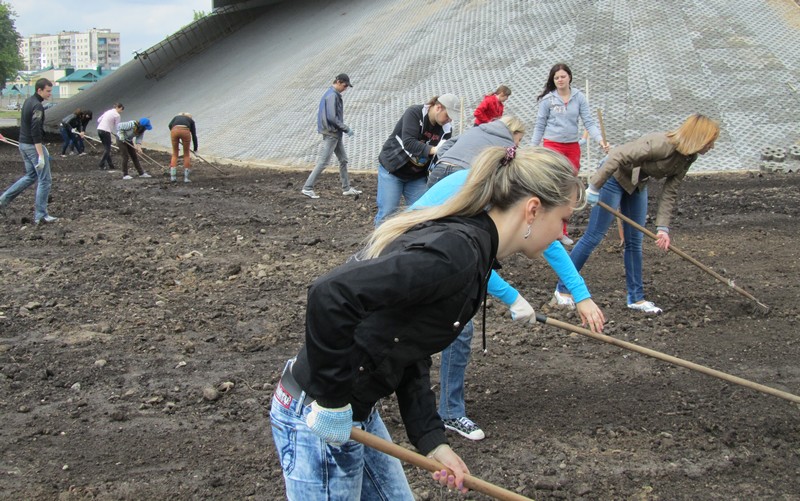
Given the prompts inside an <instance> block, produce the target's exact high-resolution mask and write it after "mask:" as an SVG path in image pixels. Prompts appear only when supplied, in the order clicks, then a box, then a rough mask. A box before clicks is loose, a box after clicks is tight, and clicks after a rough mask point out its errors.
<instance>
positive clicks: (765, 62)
mask: <svg viewBox="0 0 800 501" xmlns="http://www.w3.org/2000/svg"><path fill="white" fill-rule="evenodd" d="M248 16H249V17H250V18H251V22H249V24H246V25H244V26H243V27H242V28H240V29H238V30H236V31H234V32H233V33H232V34H230V35H229V36H227V37H225V38H221V39H220V40H218V41H216V42H215V43H214V44H213V45H212V46H211V47H209V48H207V49H205V50H203V51H202V52H200V53H199V54H197V55H194V56H192V57H191V58H189V59H188V60H186V61H183V62H182V63H181V64H180V65H178V66H177V67H175V68H174V69H172V70H171V71H169V72H168V73H166V74H165V75H163V76H160V79H158V80H156V79H154V78H150V79H148V78H146V74H147V71H146V68H145V67H144V66H143V65H142V64H141V62H140V61H132V62H131V63H129V64H128V65H126V66H125V67H123V68H122V69H120V70H119V71H118V72H117V73H115V74H114V75H112V76H111V77H109V78H107V79H106V80H104V81H102V82H100V83H99V84H98V85H97V86H95V87H94V88H93V89H91V90H89V91H87V92H85V93H84V94H82V95H80V96H78V97H76V98H75V99H73V100H70V101H68V102H66V103H65V104H61V105H59V106H57V107H56V108H55V109H54V110H53V111H51V112H50V113H49V117H50V118H51V119H56V117H61V116H62V115H64V114H66V113H67V112H68V111H69V109H71V108H74V107H76V106H89V107H91V108H92V109H94V110H95V112H96V113H97V112H99V111H102V110H104V109H107V108H108V107H110V106H111V104H112V103H113V102H114V101H117V100H120V101H122V102H123V103H124V104H125V106H126V110H125V114H124V116H123V118H124V119H132V118H138V117H140V116H148V117H150V118H151V120H152V121H153V123H154V125H155V129H154V130H153V131H152V132H148V133H147V135H146V142H148V143H151V144H155V145H160V146H163V147H166V146H167V145H168V142H169V139H168V130H167V127H166V125H167V123H168V122H169V120H170V119H171V118H172V117H173V116H174V115H175V114H177V113H179V112H182V111H188V112H191V113H192V114H193V115H194V116H195V119H196V120H197V124H198V132H199V136H200V152H201V153H202V154H203V155H209V156H213V157H218V158H230V159H236V160H242V161H248V162H269V163H280V164H285V165H292V166H304V167H307V166H309V165H310V164H312V163H313V162H314V160H315V157H316V154H317V153H318V151H319V147H320V140H319V136H318V134H317V133H316V121H315V114H316V109H317V104H318V101H319V98H320V96H321V95H322V93H323V92H324V91H325V89H326V88H327V86H328V85H329V84H330V82H331V81H332V79H333V77H334V76H335V75H336V74H337V73H339V72H347V73H349V74H350V76H351V78H352V80H353V83H354V85H355V87H354V88H353V89H350V90H348V91H347V92H346V93H345V95H344V98H345V121H346V122H347V123H349V124H351V125H352V126H353V127H354V128H355V130H356V135H355V137H354V138H352V139H347V140H346V148H347V151H348V154H349V156H350V159H351V167H352V168H356V169H375V168H376V162H377V155H378V152H379V150H380V147H381V145H382V143H383V141H384V140H385V139H386V137H387V136H388V134H389V133H390V131H391V129H392V127H393V125H394V123H395V122H396V120H397V119H398V118H399V117H400V115H401V114H402V112H403V110H404V109H405V107H406V106H408V105H410V104H414V103H422V102H424V101H426V100H427V99H429V98H430V97H432V96H434V95H437V94H442V93H445V92H452V93H455V94H458V95H460V96H462V97H464V99H465V110H464V117H465V119H464V123H463V124H459V123H456V129H458V128H459V126H460V125H463V126H464V127H469V126H470V124H471V122H472V120H471V118H472V117H471V114H472V110H473V109H474V107H475V106H477V104H478V103H479V102H480V100H481V98H482V96H483V95H484V94H485V93H487V92H490V91H492V90H494V88H496V86H497V85H498V84H501V83H504V84H506V85H509V86H510V87H511V88H512V90H513V95H512V96H511V98H510V99H509V101H508V103H507V107H506V109H507V112H508V113H511V114H516V115H518V116H520V117H521V118H523V119H524V120H525V121H526V123H527V125H528V127H529V134H528V139H526V140H529V138H530V131H532V128H533V125H534V121H535V116H536V109H537V106H536V96H537V95H538V94H539V92H540V91H541V89H542V87H543V85H544V80H545V79H546V77H547V72H548V70H549V68H550V66H552V64H554V63H555V62H560V61H563V62H566V63H568V64H569V65H570V66H571V67H572V69H573V73H574V77H575V79H574V84H575V85H576V86H577V87H579V88H582V89H584V90H586V89H585V87H586V84H587V80H588V86H589V89H588V90H589V98H590V102H591V105H592V108H593V109H597V108H602V109H603V111H604V115H605V118H606V129H607V131H608V134H609V139H610V140H611V141H612V142H613V143H617V144H619V143H621V142H624V141H627V140H630V139H633V138H635V137H638V136H639V135H641V134H643V133H646V132H651V131H658V130H666V129H669V128H672V127H674V126H676V125H677V124H678V123H680V121H682V119H683V118H685V117H686V116H687V115H688V114H690V113H692V112H695V111H698V112H702V113H705V114H707V115H711V116H713V117H715V118H718V119H719V120H720V121H721V122H722V126H723V133H722V136H721V138H720V140H719V142H718V144H717V148H716V149H715V150H714V151H713V152H712V153H711V154H709V155H707V156H706V157H705V158H703V159H702V160H701V161H699V162H698V163H697V164H696V167H695V168H694V170H709V171H710V170H741V169H754V168H757V167H758V159H759V152H760V150H761V148H762V147H764V146H766V145H770V144H774V145H777V146H783V147H788V146H789V145H790V144H792V143H794V142H795V141H796V140H798V138H800V113H798V111H800V96H798V90H800V68H799V66H800V29H799V27H800V8H798V6H797V5H796V4H795V3H794V2H793V1H792V0H678V1H675V2H642V1H640V0H537V1H533V0H531V1H517V0H494V1H486V0H462V1H453V0H440V1H437V2H430V1H428V0H404V1H381V2H375V1H368V0H340V1H331V2H325V1H303V0H296V1H293V2H279V3H278V4H276V5H271V6H266V7H260V8H258V9H253V10H252V11H250V14H248ZM457 122H458V121H457ZM593 156H594V158H595V159H597V154H596V151H595V152H593Z"/></svg>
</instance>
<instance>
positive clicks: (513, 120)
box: [498, 115, 525, 135]
mask: <svg viewBox="0 0 800 501" xmlns="http://www.w3.org/2000/svg"><path fill="white" fill-rule="evenodd" d="M498 120H500V121H501V122H503V123H504V124H505V126H506V127H508V130H509V132H511V134H512V135H513V134H516V133H517V132H521V133H522V134H525V124H524V123H523V122H522V120H520V119H519V118H517V117H515V116H513V115H503V116H502V117H500V118H498Z"/></svg>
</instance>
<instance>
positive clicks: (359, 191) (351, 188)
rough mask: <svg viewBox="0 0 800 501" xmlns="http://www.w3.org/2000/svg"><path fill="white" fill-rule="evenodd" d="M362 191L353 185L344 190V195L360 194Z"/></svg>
mask: <svg viewBox="0 0 800 501" xmlns="http://www.w3.org/2000/svg"><path fill="white" fill-rule="evenodd" d="M361 193H363V192H362V191H361V190H357V189H355V188H353V187H352V186H351V187H350V189H348V190H347V191H343V192H342V195H346V196H352V195H360V194H361Z"/></svg>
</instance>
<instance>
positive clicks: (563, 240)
mask: <svg viewBox="0 0 800 501" xmlns="http://www.w3.org/2000/svg"><path fill="white" fill-rule="evenodd" d="M558 241H559V242H561V245H572V244H574V243H575V240H573V239H571V238H569V237H568V236H567V235H561V236H560V237H559V238H558Z"/></svg>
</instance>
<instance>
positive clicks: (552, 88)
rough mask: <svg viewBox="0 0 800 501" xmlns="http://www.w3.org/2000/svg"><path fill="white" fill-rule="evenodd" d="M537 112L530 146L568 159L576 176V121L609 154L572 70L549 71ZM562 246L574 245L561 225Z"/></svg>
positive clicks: (557, 68) (578, 165) (561, 66)
mask: <svg viewBox="0 0 800 501" xmlns="http://www.w3.org/2000/svg"><path fill="white" fill-rule="evenodd" d="M537 99H538V101H539V113H538V115H537V116H536V126H535V127H534V129H533V140H532V141H531V144H533V145H534V146H539V145H540V144H541V145H542V146H544V147H545V148H548V149H551V150H554V151H557V152H559V153H561V154H562V155H564V156H565V157H567V158H568V159H569V161H570V162H571V163H572V165H573V167H574V169H575V175H576V176H577V175H578V171H580V169H581V147H580V145H579V144H578V141H579V136H578V120H579V119H580V120H581V121H583V125H584V127H586V129H587V130H588V131H589V135H591V136H592V139H594V140H595V141H597V143H598V144H599V145H600V146H601V147H602V148H603V150H604V151H605V152H606V153H608V148H609V147H608V143H606V142H605V141H604V140H603V135H602V134H601V133H600V129H599V128H598V127H597V125H596V124H595V123H594V119H593V118H592V112H591V110H590V109H589V101H588V100H587V99H586V96H584V95H583V93H582V92H581V91H580V90H578V89H577V88H575V87H573V86H572V70H571V69H569V66H567V65H566V64H564V63H558V64H556V65H554V66H553V67H552V68H550V74H549V75H548V76H547V82H546V83H545V85H544V90H543V91H542V93H541V94H539V97H538V98H537ZM561 243H562V244H564V245H572V244H573V243H574V242H573V241H572V239H571V238H569V236H568V235H567V225H566V224H564V235H563V236H562V237H561Z"/></svg>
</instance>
